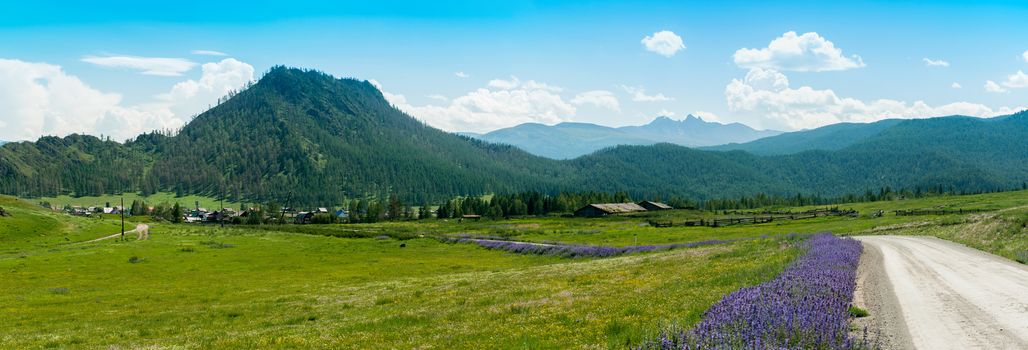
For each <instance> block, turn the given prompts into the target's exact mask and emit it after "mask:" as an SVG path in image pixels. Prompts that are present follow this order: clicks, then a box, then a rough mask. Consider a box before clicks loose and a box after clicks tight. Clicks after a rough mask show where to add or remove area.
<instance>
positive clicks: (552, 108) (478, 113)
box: [369, 77, 577, 132]
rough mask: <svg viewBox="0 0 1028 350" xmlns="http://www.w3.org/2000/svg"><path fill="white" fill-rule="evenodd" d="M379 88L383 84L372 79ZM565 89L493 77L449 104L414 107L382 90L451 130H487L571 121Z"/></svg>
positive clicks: (399, 105)
mask: <svg viewBox="0 0 1028 350" xmlns="http://www.w3.org/2000/svg"><path fill="white" fill-rule="evenodd" d="M369 82H371V83H372V84H374V85H375V86H376V87H377V88H378V89H379V90H382V85H381V84H380V83H378V82H377V81H373V80H371V81H369ZM560 91H561V88H559V87H555V86H552V85H547V84H544V83H540V82H536V81H534V80H529V81H525V82H522V81H521V80H519V79H518V78H516V77H511V79H510V80H503V79H493V80H491V81H490V82H489V84H488V86H487V87H485V88H479V89H476V90H474V91H471V92H468V93H467V94H465V95H463V96H459V97H455V98H453V99H451V100H450V103H449V104H446V105H424V106H414V105H412V104H410V103H409V102H408V101H407V99H406V98H405V97H404V96H403V95H400V94H392V93H388V92H386V91H384V90H382V95H383V96H384V97H385V98H386V100H388V101H389V103H391V104H392V105H393V106H395V107H396V108H399V109H400V110H402V111H404V112H407V113H408V114H410V115H411V116H413V117H415V118H418V119H420V120H422V121H424V122H425V123H428V124H429V125H431V126H434V127H437V128H440V129H443V130H448V131H471V132H485V131H492V130H496V129H500V128H505V127H511V126H514V125H518V124H522V123H529V122H535V123H545V124H555V123H560V122H564V121H568V120H570V118H571V117H573V116H574V115H575V112H576V111H577V110H576V108H575V106H574V105H573V104H571V103H568V102H567V101H564V99H563V98H562V97H561V96H560V94H559V92H560Z"/></svg>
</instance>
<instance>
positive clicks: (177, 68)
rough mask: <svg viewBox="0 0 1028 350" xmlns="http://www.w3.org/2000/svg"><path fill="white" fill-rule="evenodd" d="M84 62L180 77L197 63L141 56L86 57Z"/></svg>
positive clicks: (83, 59)
mask: <svg viewBox="0 0 1028 350" xmlns="http://www.w3.org/2000/svg"><path fill="white" fill-rule="evenodd" d="M82 62H86V63H92V64H95V65H98V66H104V67H110V68H125V69H131V70H137V71H140V73H142V74H146V75H159V76H167V77H173V76H180V75H182V73H185V72H187V71H189V70H190V69H193V67H195V66H196V63H195V62H193V61H190V60H187V59H184V58H167V57H139V56H86V57H83V58H82Z"/></svg>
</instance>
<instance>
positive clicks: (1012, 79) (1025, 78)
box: [1003, 70, 1028, 88]
mask: <svg viewBox="0 0 1028 350" xmlns="http://www.w3.org/2000/svg"><path fill="white" fill-rule="evenodd" d="M1003 86H1006V87H1009V88H1023V87H1028V74H1024V72H1022V71H1020V70H1019V71H1017V73H1014V74H1011V75H1010V76H1008V77H1007V81H1004V82H1003Z"/></svg>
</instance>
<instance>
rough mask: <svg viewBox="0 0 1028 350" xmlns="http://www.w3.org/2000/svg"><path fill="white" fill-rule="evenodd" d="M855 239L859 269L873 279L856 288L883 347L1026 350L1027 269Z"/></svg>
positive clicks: (974, 255) (918, 244) (939, 243)
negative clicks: (860, 254) (859, 246)
mask: <svg viewBox="0 0 1028 350" xmlns="http://www.w3.org/2000/svg"><path fill="white" fill-rule="evenodd" d="M855 238H856V239H858V240H860V241H861V242H863V243H864V247H865V250H866V252H865V256H866V257H868V259H867V261H864V260H862V261H861V264H862V265H865V264H866V265H867V266H865V267H867V268H868V269H870V270H877V272H878V273H873V272H872V273H869V274H866V275H862V276H861V279H862V280H858V282H859V283H860V286H859V287H858V289H861V288H862V289H863V291H862V292H858V299H865V300H864V303H865V304H869V305H870V306H871V307H870V308H871V310H870V311H871V314H872V317H878V320H876V321H873V322H872V323H877V324H879V325H881V328H882V329H880V330H881V331H882V332H883V333H884V334H883V338H886V342H885V343H886V344H883V345H891V346H892V347H895V348H911V347H913V348H917V349H1028V267H1026V266H1024V265H1021V264H1018V263H1016V262H1014V261H1010V260H1007V259H1004V258H1001V257H998V256H995V255H991V254H988V253H985V252H982V251H979V250H976V249H972V248H968V247H965V246H963V245H959V244H956V243H952V242H948V241H945V240H941V239H937V238H932V237H908V236H862V237H855ZM862 259H863V258H862ZM875 289H877V291H875ZM882 289H884V290H882ZM866 299H872V300H866Z"/></svg>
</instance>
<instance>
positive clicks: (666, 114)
mask: <svg viewBox="0 0 1028 350" xmlns="http://www.w3.org/2000/svg"><path fill="white" fill-rule="evenodd" d="M677 114H678V113H675V112H673V111H669V110H667V109H661V110H660V112H657V116H658V117H669V118H670V117H674V116H675V115H677Z"/></svg>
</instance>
